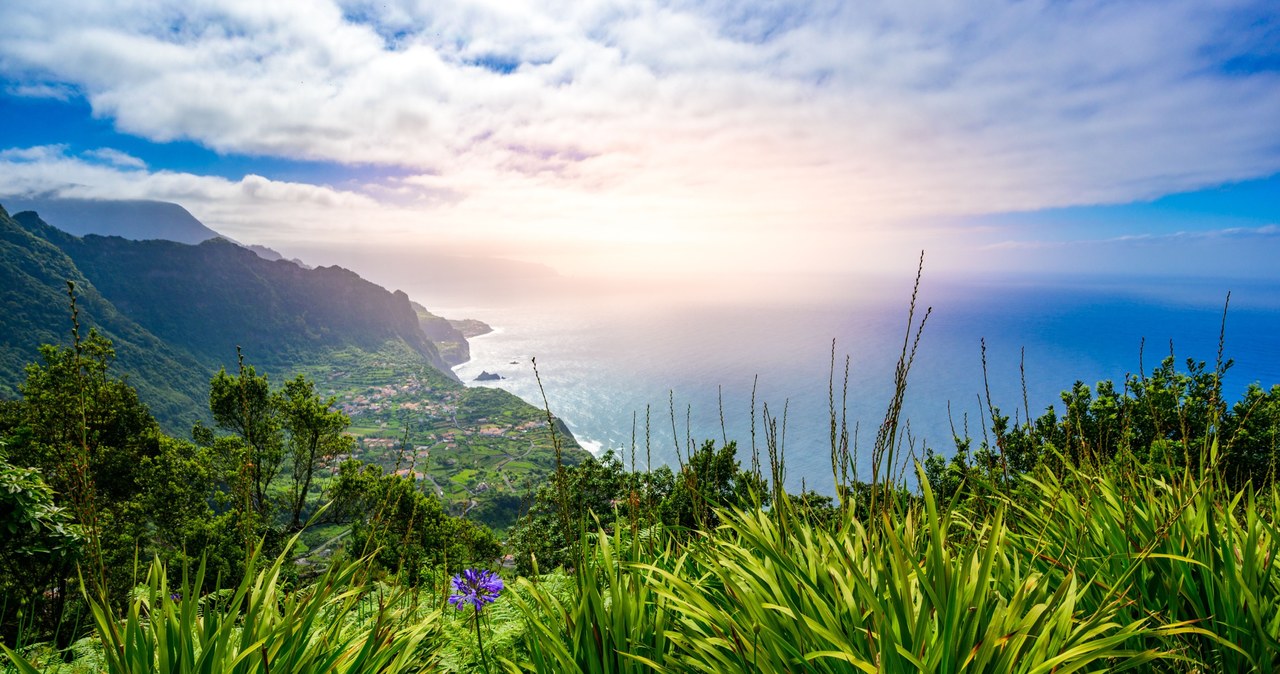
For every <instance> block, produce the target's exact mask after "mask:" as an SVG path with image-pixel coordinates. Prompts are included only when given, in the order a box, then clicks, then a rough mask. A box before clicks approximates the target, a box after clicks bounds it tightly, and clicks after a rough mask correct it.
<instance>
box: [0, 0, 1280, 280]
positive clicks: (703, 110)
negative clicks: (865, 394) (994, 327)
mask: <svg viewBox="0 0 1280 674" xmlns="http://www.w3.org/2000/svg"><path fill="white" fill-rule="evenodd" d="M0 25H5V26H7V27H8V30H7V31H6V32H7V37H6V39H5V40H4V41H0V195H31V194H57V195H63V196H74V197H89V198H154V199H162V200H166V201H175V202H178V203H181V204H182V205H184V206H186V207H187V208H188V209H189V210H191V211H192V212H193V213H194V214H195V215H196V216H197V217H200V218H201V219H202V220H203V221H205V222H206V223H207V224H209V225H210V226H212V227H214V228H215V229H218V230H219V231H223V232H225V233H227V234H229V235H231V236H233V237H235V238H237V239H240V240H243V241H249V242H261V243H265V244H267V245H271V246H273V247H277V248H279V249H282V250H285V251H286V252H290V253H291V254H303V255H304V256H309V257H311V258H312V259H317V260H320V261H323V262H339V263H341V262H343V261H344V260H347V259H356V258H357V257H358V258H359V259H362V260H363V259H369V256H370V255H374V257H375V259H376V254H377V252H378V251H390V252H393V253H395V254H404V253H405V251H422V253H423V254H424V255H425V254H428V253H430V254H453V255H471V256H497V257H508V258H515V259H520V260H524V261H528V262H536V263H539V264H544V265H547V266H550V267H552V268H554V269H557V270H559V271H561V272H562V273H566V274H569V275H582V276H598V275H612V276H618V277H635V278H640V277H644V276H646V275H666V276H670V275H676V274H682V273H685V272H688V271H689V270H694V269H697V270H700V271H702V272H704V273H708V274H727V273H740V272H743V271H752V270H766V271H769V272H770V273H786V272H805V273H812V272H832V273H838V272H845V271H854V270H871V271H886V270H894V269H904V268H907V269H909V268H911V267H912V265H913V260H914V257H915V254H916V252H917V251H918V250H919V249H921V248H924V249H926V250H930V251H932V253H931V258H932V259H933V260H934V263H935V264H936V265H938V266H939V267H941V268H942V269H953V270H958V271H973V270H1002V269H1003V270H1010V271H1016V272H1044V271H1050V272H1057V271H1072V270H1081V271H1114V270H1115V267H1117V266H1123V267H1124V268H1125V269H1126V270H1127V271H1132V272H1136V273H1164V272H1167V271H1168V267H1169V265H1170V262H1171V261H1178V262H1179V263H1180V264H1184V265H1191V264H1195V265H1196V273H1199V274H1222V275H1244V276H1252V277H1259V278H1271V277H1272V276H1273V275H1274V274H1275V272H1274V270H1273V266H1274V265H1272V264H1271V262H1270V261H1271V260H1272V259H1274V258H1276V257H1277V256H1280V231H1278V230H1280V206H1278V205H1277V204H1280V6H1277V5H1276V4H1275V3H1274V2H1270V1H1250V0H1239V1H1234V0H1233V1H1226V2H1217V3H1203V2H1198V1H1190V0H1171V1H1160V2H1143V1H1138V2H1074V3H1059V2H1049V1H1047V0H1044V1H1040V2H1035V1H1032V2H1012V1H1003V0H983V1H981V2H973V3H951V2H942V1H941V0H938V1H924V0H922V1H919V2H910V3H902V2H890V1H888V0H885V1H884V2H866V3H841V2H818V1H813V2H768V3H747V4H743V3H729V2H715V1H706V2H696V1H692V0H690V1H669V2H664V1H657V0H648V1H640V0H636V1H611V0H587V1H584V2H580V3H567V4H566V3H539V2H517V1H514V0H513V1H512V2H505V3H496V4H495V3H489V2H480V1H479V0H476V1H459V2H425V1H423V2H418V1H415V0H406V1H403V2H385V3H384V2H376V3H375V2H361V1H348V0H337V1H335V0H323V1H318V2H278V3H261V2H249V1H247V0H245V1H242V0H208V1H204V2H196V3H187V2H120V3H110V6H107V3H100V2H90V1H88V0H85V1H80V0H60V1H58V2H48V3H6V4H5V5H3V6H0ZM0 203H3V201H0ZM356 252H358V253H359V255H356ZM344 255H345V256H347V257H344Z"/></svg>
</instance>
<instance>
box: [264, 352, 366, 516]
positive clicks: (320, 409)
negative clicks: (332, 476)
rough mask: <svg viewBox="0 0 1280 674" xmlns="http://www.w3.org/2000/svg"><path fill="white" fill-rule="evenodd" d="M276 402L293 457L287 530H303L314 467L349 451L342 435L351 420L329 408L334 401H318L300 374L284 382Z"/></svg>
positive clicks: (349, 444) (349, 442) (349, 445)
mask: <svg viewBox="0 0 1280 674" xmlns="http://www.w3.org/2000/svg"><path fill="white" fill-rule="evenodd" d="M279 400H280V409H281V412H282V418H283V422H284V428H285V429H286V430H287V431H288V450H289V454H290V456H291V458H292V461H291V468H292V470H291V471H290V485H289V504H288V507H289V515H290V522H289V530H290V531H297V530H298V529H300V528H301V527H302V514H303V511H304V510H305V509H306V504H307V495H308V493H309V492H310V490H311V481H312V477H313V475H314V474H315V470H316V468H317V467H318V466H319V464H320V463H322V462H324V461H326V460H328V459H330V458H332V457H334V456H337V455H338V454H342V453H344V452H350V450H351V448H352V439H351V437H350V436H346V435H343V431H345V430H346V429H347V426H348V425H350V423H351V419H350V418H348V417H347V415H345V414H343V413H342V412H340V411H337V410H334V409H332V408H333V405H334V403H335V402H336V399H335V398H332V397H331V398H329V399H328V400H321V399H320V395H319V394H318V393H316V387H315V383H314V382H312V381H311V380H309V379H307V378H306V377H305V376H303V375H301V374H300V375H298V376H297V377H295V378H293V379H290V380H289V381H287V382H285V384H284V391H283V395H282V396H281V397H280V399H279Z"/></svg>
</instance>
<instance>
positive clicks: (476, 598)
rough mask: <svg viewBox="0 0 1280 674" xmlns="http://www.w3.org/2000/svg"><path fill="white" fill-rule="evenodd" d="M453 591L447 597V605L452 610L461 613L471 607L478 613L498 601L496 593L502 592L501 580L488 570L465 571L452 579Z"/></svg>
mask: <svg viewBox="0 0 1280 674" xmlns="http://www.w3.org/2000/svg"><path fill="white" fill-rule="evenodd" d="M453 589H454V590H455V592H454V593H453V594H451V595H449V603H450V604H453V607H454V608H456V609H458V610H459V611H461V610H462V609H463V607H465V606H467V605H471V606H474V607H475V609H476V613H479V612H480V609H482V608H484V607H485V606H486V605H488V604H492V603H493V602H495V601H497V600H498V593H499V592H502V578H499V577H498V574H496V573H494V572H492V571H489V570H483V571H476V570H475V569H467V570H466V571H463V572H462V573H461V574H458V575H456V576H454V577H453Z"/></svg>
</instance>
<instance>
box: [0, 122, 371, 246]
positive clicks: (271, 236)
mask: <svg viewBox="0 0 1280 674" xmlns="http://www.w3.org/2000/svg"><path fill="white" fill-rule="evenodd" d="M104 159H106V161H103V160H104ZM132 159H133V158H132V157H130V156H129V155H127V154H125V153H123V152H119V151H117V150H111V149H106V148H104V149H97V150H92V151H89V152H86V153H84V155H83V156H77V155H73V154H70V153H69V152H68V150H67V148H66V147H65V146H39V147H32V148H13V149H9V150H2V151H0V195H9V196H28V195H41V196H57V197H68V198H79V199H155V200H159V201H173V202H177V203H180V204H182V205H183V206H185V207H187V208H188V210H190V211H191V212H192V213H193V214H195V215H196V216H197V217H198V218H200V219H201V220H202V221H204V222H205V223H206V224H208V225H210V226H212V227H213V228H214V229H216V230H218V231H220V232H223V233H224V234H227V235H229V236H232V237H235V238H239V239H243V240H246V241H251V242H257V241H264V242H266V241H271V242H277V241H281V240H291V239H299V238H301V239H310V240H317V239H319V240H323V239H324V238H325V237H326V235H327V233H328V232H331V231H333V230H334V229H337V228H339V227H341V223H343V222H344V220H346V219H349V218H352V217H355V216H356V215H357V214H361V213H365V214H367V213H369V212H372V211H376V210H378V209H379V205H378V203H377V202H376V201H374V200H373V199H371V198H369V197H367V196H365V195H363V194H358V193H355V192H347V191H341V190H335V189H332V188H328V187H321V186H317V185H310V184H306V183H294V182H283V181H275V180H268V179H266V178H263V177H261V176H257V175H248V176H245V177H244V178H243V179H241V180H227V179H225V178H220V177H213V176H201V175H194V174H191V173H179V172H173V171H150V170H147V169H146V168H145V165H143V164H142V163H141V162H139V161H136V160H134V161H130V160H132ZM2 203H3V202H2V201H0V204H2Z"/></svg>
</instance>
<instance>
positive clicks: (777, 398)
mask: <svg viewBox="0 0 1280 674" xmlns="http://www.w3.org/2000/svg"><path fill="white" fill-rule="evenodd" d="M911 290H912V284H911V282H910V280H907V281H905V282H903V283H901V284H897V285H894V284H889V285H888V291H887V292H877V293H876V294H874V296H872V297H870V298H869V297H867V295H866V294H865V293H856V292H853V289H852V288H851V290H850V292H849V294H848V297H841V296H840V293H838V292H837V293H827V294H826V295H825V296H823V297H822V298H820V299H818V298H812V297H809V298H800V299H794V300H785V299H776V298H775V299H768V300H765V299H751V300H737V301H731V300H717V301H699V300H693V299H687V298H682V297H681V296H680V295H678V294H673V295H669V296H665V297H649V298H643V299H637V298H635V297H613V298H610V297H600V296H593V297H591V298H582V299H577V300H573V301H568V302H566V301H554V302H546V303H543V302H537V301H525V302H519V303H512V304H509V305H506V306H468V307H455V308H450V309H448V310H447V311H443V310H442V313H445V315H449V316H456V317H463V316H466V317H472V318H479V319H481V320H484V321H486V322H488V323H489V324H490V325H492V326H493V327H494V328H495V330H494V332H492V333H490V334H488V335H484V336H481V337H477V338H473V339H472V340H471V353H472V360H471V361H469V362H467V363H464V364H462V365H460V366H458V367H456V368H455V371H456V372H457V373H458V375H459V376H460V377H461V378H462V379H463V381H465V382H468V385H472V386H479V385H485V386H497V387H500V388H503V389H506V390H508V391H511V392H513V393H515V394H517V395H519V396H521V397H522V398H524V399H525V400H528V401H529V402H531V403H533V404H535V405H538V406H541V405H543V393H542V392H543V391H545V396H546V398H545V400H546V404H547V405H549V406H550V409H551V411H552V412H553V413H554V414H555V415H556V416H559V417H561V418H562V419H564V421H565V422H566V423H567V424H568V426H569V428H570V429H571V430H572V431H573V433H574V435H575V437H576V438H577V440H578V441H579V443H581V444H582V445H583V446H584V447H587V448H588V449H590V450H592V451H593V452H596V453H600V452H602V451H605V450H610V449H612V450H615V451H618V452H620V453H621V455H622V458H623V461H624V463H626V464H628V465H631V464H632V463H633V462H634V465H635V466H636V467H637V468H639V469H644V468H645V467H646V465H650V464H652V465H653V466H657V465H660V464H663V463H666V464H674V463H675V462H676V461H677V452H680V453H681V454H685V455H687V452H688V451H689V446H690V444H691V443H693V444H700V443H701V442H702V441H703V440H706V439H715V440H717V441H722V440H723V439H725V438H727V439H729V440H736V441H737V443H738V446H739V458H740V460H742V461H743V463H744V465H745V464H746V463H748V462H749V461H750V451H751V448H752V447H753V445H754V446H755V447H756V448H758V449H759V450H760V451H761V453H763V451H764V445H765V433H764V428H763V424H764V421H763V413H764V411H765V409H766V405H767V410H768V413H769V414H770V415H771V416H772V417H774V418H775V419H777V424H778V426H777V429H778V432H779V435H780V438H781V440H782V448H783V450H784V452H785V459H786V466H787V482H788V486H789V487H790V488H792V489H794V488H796V487H799V486H800V485H801V484H803V485H804V486H806V487H808V488H813V489H818V490H819V491H823V492H828V493H830V492H831V490H832V487H831V485H832V477H831V465H830V454H831V450H830V445H831V443H830V418H831V417H830V414H831V402H830V401H831V398H830V395H829V391H830V390H832V389H833V390H834V395H835V406H836V413H837V415H839V414H841V409H842V408H844V409H846V410H847V411H846V412H845V413H844V415H845V417H846V418H847V420H848V426H849V429H850V434H851V435H854V432H855V426H856V435H854V440H855V444H856V446H857V448H858V450H859V457H860V460H861V462H862V464H863V466H862V469H863V474H864V475H865V474H866V473H865V471H866V463H867V461H868V458H867V457H868V456H869V453H870V450H869V448H870V447H871V445H872V443H873V441H874V439H875V433H876V429H877V427H878V426H879V424H880V422H881V420H882V419H883V418H884V414H885V410H886V407H887V406H888V404H889V401H890V397H891V395H892V390H893V372H894V368H895V365H896V363H897V361H898V357H899V355H900V354H901V353H902V350H903V347H904V337H905V336H906V334H907V330H908V324H907V319H908V307H909V302H910V296H911ZM1228 291H1231V293H1232V294H1231V301H1230V307H1229V310H1228V311H1227V312H1226V321H1225V332H1223V331H1222V327H1223V315H1224V304H1225V300H1226V297H1227V293H1228ZM928 307H931V308H932V310H931V313H929V317H928V320H927V323H926V324H925V326H924V329H923V332H922V333H921V335H920V341H919V345H918V350H917V351H916V355H915V360H914V362H913V364H912V368H911V371H910V375H909V379H908V385H907V391H906V400H905V405H904V410H903V418H904V419H906V420H907V422H908V423H909V424H910V426H909V430H910V435H909V437H908V439H909V441H910V443H911V444H910V445H909V446H908V447H907V449H912V448H914V450H915V451H916V452H917V454H920V453H923V448H924V447H926V446H928V447H930V448H932V449H934V450H935V451H938V452H940V453H943V454H950V453H952V451H953V449H954V443H953V442H952V440H951V438H952V429H953V428H954V429H955V431H956V432H957V433H959V434H962V435H963V434H965V433H966V431H965V429H966V428H967V429H968V430H967V434H968V435H971V436H973V437H975V438H978V439H981V437H982V419H983V418H984V417H985V416H986V413H985V404H986V402H985V401H986V395H987V390H988V386H989V391H990V399H991V403H992V404H993V405H995V406H996V407H999V408H1000V409H1001V410H1002V411H1003V412H1004V413H1006V414H1009V415H1010V416H1011V417H1012V416H1015V415H1016V416H1017V418H1019V419H1025V418H1026V415H1027V407H1029V408H1030V411H1031V414H1032V415H1033V416H1039V415H1040V414H1041V413H1042V412H1043V411H1044V410H1045V408H1046V407H1048V406H1051V405H1056V406H1057V407H1058V409H1059V411H1061V399H1060V392H1061V391H1063V390H1065V389H1068V388H1070V387H1071V386H1072V384H1073V383H1074V382H1075V381H1077V380H1079V381H1084V382H1086V383H1088V384H1090V385H1092V384H1095V383H1096V382H1098V381H1101V380H1106V379H1111V380H1114V381H1116V382H1117V383H1119V382H1121V381H1122V380H1123V379H1124V377H1125V376H1126V374H1128V373H1134V374H1136V373H1138V372H1139V371H1140V370H1145V371H1146V372H1148V373H1149V372H1150V371H1151V369H1152V368H1154V367H1155V366H1157V365H1158V364H1159V362H1160V360H1161V359H1162V358H1164V357H1165V356H1167V355H1169V353H1170V349H1171V345H1172V349H1173V352H1174V353H1175V355H1176V357H1177V359H1178V362H1179V364H1180V365H1181V364H1182V363H1183V361H1184V360H1185V359H1186V358H1187V357H1192V358H1195V359H1197V360H1204V361H1207V362H1208V367H1209V368H1212V367H1213V366H1214V363H1215V361H1216V359H1217V357H1218V348H1219V337H1220V334H1222V336H1223V337H1224V338H1225V340H1224V354H1225V357H1226V358H1230V359H1233V361H1234V365H1233V366H1232V367H1231V368H1230V370H1229V371H1228V372H1227V375H1226V377H1225V379H1224V386H1225V389H1226V392H1227V395H1228V399H1229V400H1234V399H1236V398H1237V397H1238V396H1239V394H1240V393H1241V392H1243V391H1244V389H1245V387H1246V386H1247V385H1248V384H1249V383H1251V382H1260V383H1262V384H1263V385H1264V386H1267V387H1270V386H1271V385H1273V384H1280V343H1278V342H1277V336H1278V335H1280V288H1278V287H1277V286H1276V285H1275V284H1271V283H1267V282H1251V283H1245V282H1241V281H1231V282H1228V281H1215V280H1204V279H1181V278H1173V279H1146V280H1142V281H1135V280H1132V279H1102V278H1091V279H1068V280H1063V279H1057V280H1051V279H1041V280H1036V281H1028V280H1019V279H987V280H972V279H968V280H950V281H946V280H944V281H936V280H935V281H930V280H928V279H926V281H925V282H924V284H923V286H922V288H921V292H920V296H919V298H918V301H917V306H916V309H915V316H914V325H913V327H912V328H911V330H912V332H911V336H910V337H909V338H908V339H909V340H910V341H914V338H915V332H914V330H915V329H916V327H915V326H918V324H919V322H920V320H921V319H922V318H923V317H924V314H925V312H926V309H927V308H928ZM833 340H834V342H835V368H834V386H831V385H830V382H831V381H832V375H833V370H832V342H833ZM984 340H985V345H986V361H987V367H986V375H987V376H986V380H985V384H986V385H984V376H983V365H982V360H983V356H982V347H981V344H982V343H983V341H984ZM907 348H908V350H909V349H910V346H908V347H907ZM846 356H847V358H848V388H847V397H846V396H845V395H844V393H843V391H844V386H843V380H844V376H845V363H846V360H845V359H846ZM535 359H536V364H537V374H538V375H539V376H540V378H541V384H542V386H541V389H540V388H539V383H538V379H537V377H535V371H534V366H533V364H534V360H535ZM1140 362H1141V367H1140ZM482 371H488V372H491V373H497V374H499V375H501V376H502V377H503V379H502V380H500V381H496V382H486V383H483V384H481V383H477V382H474V381H473V380H474V379H475V377H476V376H477V375H478V374H480V373H481V372H482ZM1024 382H1025V389H1024ZM1024 392H1025V397H1024ZM753 397H754V403H753ZM753 405H754V415H753V413H752V412H753ZM784 416H785V429H784V427H783V423H784V422H783V419H784ZM753 419H754V436H753Z"/></svg>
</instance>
